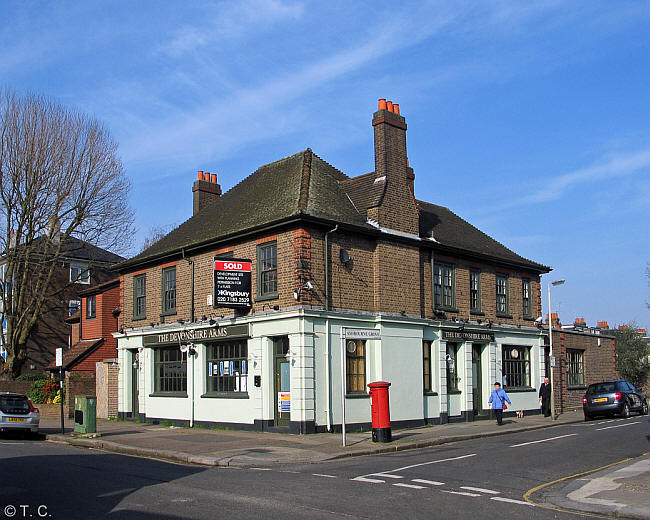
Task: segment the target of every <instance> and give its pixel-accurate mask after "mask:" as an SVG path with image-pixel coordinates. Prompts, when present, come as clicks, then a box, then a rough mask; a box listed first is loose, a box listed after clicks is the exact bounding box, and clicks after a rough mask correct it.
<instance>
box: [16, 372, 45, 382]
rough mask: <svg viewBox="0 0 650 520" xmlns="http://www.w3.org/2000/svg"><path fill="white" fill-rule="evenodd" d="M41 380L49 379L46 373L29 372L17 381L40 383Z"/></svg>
mask: <svg viewBox="0 0 650 520" xmlns="http://www.w3.org/2000/svg"><path fill="white" fill-rule="evenodd" d="M39 379H49V376H48V375H47V374H46V373H45V372H29V373H28V374H23V375H21V376H18V377H17V378H16V381H38V380H39Z"/></svg>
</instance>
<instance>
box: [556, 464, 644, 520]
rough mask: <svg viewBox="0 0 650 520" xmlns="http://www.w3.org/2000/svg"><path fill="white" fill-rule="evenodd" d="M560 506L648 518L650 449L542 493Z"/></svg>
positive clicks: (613, 514) (563, 508)
mask: <svg viewBox="0 0 650 520" xmlns="http://www.w3.org/2000/svg"><path fill="white" fill-rule="evenodd" d="M544 499H545V501H546V503H547V504H553V505H555V506H557V507H558V508H560V510H573V511H584V512H588V513H596V514H602V515H606V516H616V517H623V518H642V519H650V452H649V453H647V454H645V455H643V456H641V457H637V458H634V459H631V460H626V461H625V462H621V463H618V464H613V465H610V466H609V467H607V468H604V469H602V470H600V471H594V472H588V474H584V475H577V476H576V477H575V478H573V479H568V483H567V481H564V480H562V481H561V482H559V483H557V484H556V485H555V486H553V487H552V488H551V489H549V490H548V491H546V492H545V493H544Z"/></svg>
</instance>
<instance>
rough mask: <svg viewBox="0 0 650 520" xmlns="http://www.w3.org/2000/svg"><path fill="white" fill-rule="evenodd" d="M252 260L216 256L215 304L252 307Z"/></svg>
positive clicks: (218, 305) (216, 305) (217, 305)
mask: <svg viewBox="0 0 650 520" xmlns="http://www.w3.org/2000/svg"><path fill="white" fill-rule="evenodd" d="M251 271H252V262H251V261H250V260H240V259H236V258H215V260H214V306H215V307H231V308H242V307H250V306H251V302H252V298H251Z"/></svg>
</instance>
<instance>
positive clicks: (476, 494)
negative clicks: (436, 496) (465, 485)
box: [440, 489, 481, 497]
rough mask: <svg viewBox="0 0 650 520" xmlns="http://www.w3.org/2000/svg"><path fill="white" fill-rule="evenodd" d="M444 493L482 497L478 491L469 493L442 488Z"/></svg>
mask: <svg viewBox="0 0 650 520" xmlns="http://www.w3.org/2000/svg"><path fill="white" fill-rule="evenodd" d="M440 491H442V492H443V493H449V494H450V495H463V496H464V497H480V496H481V495H479V494H478V493H467V492H465V491H449V490H448V489H441V490H440Z"/></svg>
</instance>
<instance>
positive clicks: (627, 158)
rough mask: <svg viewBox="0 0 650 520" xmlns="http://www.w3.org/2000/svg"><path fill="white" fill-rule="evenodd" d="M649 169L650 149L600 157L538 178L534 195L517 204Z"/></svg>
mask: <svg viewBox="0 0 650 520" xmlns="http://www.w3.org/2000/svg"><path fill="white" fill-rule="evenodd" d="M648 168H650V148H644V149H641V150H637V151H634V152H630V153H628V154H625V155H621V154H618V155H614V156H610V157H605V158H602V159H601V160H600V161H599V162H598V163H596V164H593V165H591V166H588V167H586V168H580V169H578V170H574V171H572V172H568V173H565V174H563V175H559V176H556V177H550V178H548V180H544V179H540V183H539V185H540V186H543V187H541V188H540V189H539V190H537V192H535V193H534V194H532V195H530V196H528V197H524V198H523V199H521V200H520V201H519V205H522V204H528V203H531V202H533V203H534V202H548V201H550V200H556V199H559V198H560V197H563V196H565V195H566V194H567V193H568V192H569V191H570V189H571V188H573V187H574V186H576V185H588V184H590V183H595V182H598V181H607V180H611V179H615V178H618V177H627V176H631V175H638V174H640V173H647V171H646V170H647V169H648Z"/></svg>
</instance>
